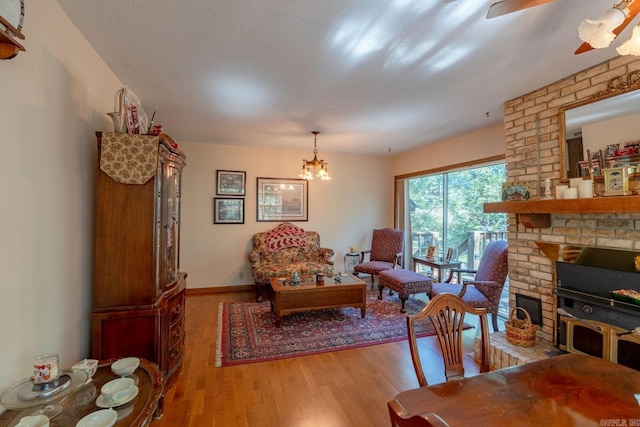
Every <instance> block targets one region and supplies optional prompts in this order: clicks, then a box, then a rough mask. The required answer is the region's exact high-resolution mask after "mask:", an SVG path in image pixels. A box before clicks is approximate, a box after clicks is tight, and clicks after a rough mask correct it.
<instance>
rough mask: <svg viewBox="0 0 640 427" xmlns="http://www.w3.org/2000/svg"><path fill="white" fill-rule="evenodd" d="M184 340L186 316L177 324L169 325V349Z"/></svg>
mask: <svg viewBox="0 0 640 427" xmlns="http://www.w3.org/2000/svg"><path fill="white" fill-rule="evenodd" d="M183 339H184V316H183V317H182V318H180V319H179V320H178V321H177V322H175V323H173V324H171V325H169V348H171V347H173V346H175V345H176V343H177V342H178V341H182V340H183Z"/></svg>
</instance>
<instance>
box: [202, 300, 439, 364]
mask: <svg viewBox="0 0 640 427" xmlns="http://www.w3.org/2000/svg"><path fill="white" fill-rule="evenodd" d="M383 295H384V299H383V300H379V299H378V291H377V290H369V291H367V313H366V316H365V318H361V317H360V309H356V308H353V307H341V308H333V309H324V310H314V311H306V312H300V313H293V314H289V315H286V316H282V318H281V321H280V328H277V327H276V326H275V315H274V313H273V312H272V311H271V304H270V303H269V301H264V302H262V303H256V302H223V303H220V307H219V309H218V335H217V343H216V361H215V366H217V367H220V366H232V365H241V364H246V363H255V362H264V361H268V360H276V359H284V358H289V357H297V356H306V355H311V354H318V353H325V352H330V351H337V350H346V349H351V348H357V347H365V346H370V345H376V344H383V343H388V342H392V341H400V340H404V339H407V325H406V316H407V315H410V314H415V313H417V312H419V311H420V310H421V309H422V308H423V307H424V305H425V302H424V301H421V300H419V299H416V298H409V299H408V300H407V302H406V307H405V308H406V310H407V313H406V314H403V313H400V299H399V298H398V296H397V293H394V295H393V296H389V294H388V292H387V291H386V290H385V292H384V293H383ZM420 296H421V297H423V298H425V299H426V296H425V295H420ZM434 334H435V331H434V330H433V325H431V323H430V322H424V325H423V326H422V330H421V331H419V333H418V336H427V335H434Z"/></svg>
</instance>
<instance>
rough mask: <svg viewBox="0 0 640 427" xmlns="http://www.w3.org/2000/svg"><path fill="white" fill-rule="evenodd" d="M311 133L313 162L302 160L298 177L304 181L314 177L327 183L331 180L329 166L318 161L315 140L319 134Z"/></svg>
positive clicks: (316, 132) (315, 131) (322, 161)
mask: <svg viewBox="0 0 640 427" xmlns="http://www.w3.org/2000/svg"><path fill="white" fill-rule="evenodd" d="M311 133H312V134H313V160H306V159H303V160H302V170H301V171H300V174H299V175H298V176H299V177H300V178H304V179H306V180H311V179H313V176H314V175H315V176H317V177H318V178H320V179H321V180H323V181H328V180H330V179H331V176H330V175H329V164H328V163H326V162H325V161H324V160H318V147H317V143H316V140H317V139H318V134H319V133H320V132H318V131H317V130H314V131H313V132H311Z"/></svg>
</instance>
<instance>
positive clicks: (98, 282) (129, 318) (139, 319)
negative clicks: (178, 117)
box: [91, 132, 187, 387]
mask: <svg viewBox="0 0 640 427" xmlns="http://www.w3.org/2000/svg"><path fill="white" fill-rule="evenodd" d="M96 136H97V138H98V176H97V181H96V192H97V194H96V225H95V227H96V229H95V259H94V275H93V311H92V315H91V317H92V335H93V338H92V357H93V358H95V359H100V360H105V359H111V358H118V357H126V356H137V357H141V358H144V359H147V360H150V361H152V362H155V363H156V364H157V365H158V367H159V368H160V371H162V373H163V374H164V378H165V386H166V387H168V386H169V385H171V384H172V382H173V381H175V379H176V378H177V376H178V375H177V374H178V373H179V370H180V368H181V365H182V360H183V351H184V336H185V331H184V315H185V299H184V293H185V287H186V277H187V275H186V273H183V272H180V264H179V261H180V257H179V253H180V184H181V176H182V168H183V167H184V166H185V160H186V157H185V156H184V154H183V153H181V152H180V151H179V150H178V149H177V146H176V144H175V143H174V142H173V140H172V139H171V138H169V137H168V136H167V135H164V134H162V135H160V136H159V137H155V136H153V135H128V134H121V133H105V134H102V132H96ZM105 171H107V172H105Z"/></svg>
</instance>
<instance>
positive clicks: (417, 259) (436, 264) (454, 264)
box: [413, 256, 462, 282]
mask: <svg viewBox="0 0 640 427" xmlns="http://www.w3.org/2000/svg"><path fill="white" fill-rule="evenodd" d="M418 264H422V265H426V266H427V267H430V268H431V276H433V278H434V282H435V281H436V280H437V281H438V282H442V278H443V272H444V271H445V270H449V269H452V268H460V266H461V265H462V264H461V263H460V262H458V261H449V262H444V261H442V262H440V261H438V260H437V259H435V258H434V259H427V258H425V257H423V256H414V257H413V271H416V267H417V266H418ZM436 270H437V271H438V277H437V279H436V277H435V276H434V273H435V271H436Z"/></svg>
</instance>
